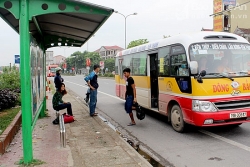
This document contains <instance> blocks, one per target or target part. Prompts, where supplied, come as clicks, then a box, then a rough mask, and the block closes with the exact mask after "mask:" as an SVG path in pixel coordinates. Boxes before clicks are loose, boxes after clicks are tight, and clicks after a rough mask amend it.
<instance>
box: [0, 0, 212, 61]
mask: <svg viewBox="0 0 250 167" xmlns="http://www.w3.org/2000/svg"><path fill="white" fill-rule="evenodd" d="M86 1H87V2H91V3H94V4H98V5H102V6H105V7H109V8H113V9H114V10H115V11H118V12H119V13H122V14H124V15H125V16H126V15H129V14H132V13H137V15H132V16H129V17H128V18H127V45H128V44H129V42H130V41H132V40H137V39H148V41H154V40H158V39H161V38H163V36H164V35H165V36H168V35H170V36H173V35H177V34H180V33H187V32H195V31H200V30H201V29H202V27H203V28H213V18H212V17H210V16H209V15H210V14H212V13H213V1H211V0H192V1H184V0H172V1H170V0H168V1H166V0H91V1H90V0H86ZM124 23H125V19H124V17H123V16H121V15H119V14H117V13H113V14H112V15H111V17H110V18H109V19H108V20H107V21H106V23H105V24H104V25H103V26H102V27H101V28H100V29H99V30H98V31H97V32H96V33H95V35H94V37H92V38H91V39H90V40H89V41H88V42H87V43H86V44H85V45H83V46H82V47H80V48H75V47H54V48H50V49H48V50H50V51H54V56H56V55H63V56H65V57H68V56H70V55H71V54H72V53H74V52H76V51H81V52H83V51H85V50H88V51H95V50H97V49H99V48H100V47H101V46H112V45H117V46H120V47H122V48H125V38H124V36H125V28H124ZM0 27H1V28H0V30H1V31H0V39H1V40H0V66H6V65H9V64H10V63H11V64H13V63H14V55H19V52H20V51H19V48H20V47H19V43H20V41H19V35H18V34H17V33H16V32H15V31H14V30H13V29H12V28H11V27H10V26H9V25H8V24H6V23H5V22H4V21H3V20H2V19H1V18H0Z"/></svg>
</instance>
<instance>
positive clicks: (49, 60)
mask: <svg viewBox="0 0 250 167" xmlns="http://www.w3.org/2000/svg"><path fill="white" fill-rule="evenodd" d="M51 64H53V51H46V66H48V65H51Z"/></svg>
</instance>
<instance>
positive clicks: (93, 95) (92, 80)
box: [84, 64, 100, 117]
mask: <svg viewBox="0 0 250 167" xmlns="http://www.w3.org/2000/svg"><path fill="white" fill-rule="evenodd" d="M99 71H100V66H99V65H98V64H96V65H94V70H93V71H92V72H91V73H90V74H89V75H88V76H87V77H85V78H84V80H85V81H86V82H87V83H88V86H89V88H90V102H89V114H90V116H91V117H93V116H97V115H98V113H96V112H95V109H96V103H97V89H98V87H99V84H98V81H97V78H98V76H97V74H98V72H99Z"/></svg>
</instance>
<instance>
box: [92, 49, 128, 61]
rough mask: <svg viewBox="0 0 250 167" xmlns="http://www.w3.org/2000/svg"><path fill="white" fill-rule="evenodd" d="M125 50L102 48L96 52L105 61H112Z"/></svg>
mask: <svg viewBox="0 0 250 167" xmlns="http://www.w3.org/2000/svg"><path fill="white" fill-rule="evenodd" d="M122 50H123V48H121V47H119V46H116V45H115V46H102V47H101V48H100V49H98V50H96V51H95V52H98V53H99V55H100V57H101V58H103V59H105V60H106V59H110V58H114V57H115V55H116V54H117V53H118V52H119V51H122Z"/></svg>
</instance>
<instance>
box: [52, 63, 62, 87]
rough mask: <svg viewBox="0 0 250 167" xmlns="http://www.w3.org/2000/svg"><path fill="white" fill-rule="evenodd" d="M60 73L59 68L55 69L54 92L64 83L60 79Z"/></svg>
mask: <svg viewBox="0 0 250 167" xmlns="http://www.w3.org/2000/svg"><path fill="white" fill-rule="evenodd" d="M61 71H62V69H61V68H60V67H57V68H56V76H55V78H54V83H55V87H56V90H57V89H58V88H59V87H60V85H61V84H62V83H63V81H64V80H63V78H62V77H61Z"/></svg>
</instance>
